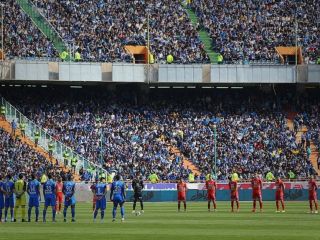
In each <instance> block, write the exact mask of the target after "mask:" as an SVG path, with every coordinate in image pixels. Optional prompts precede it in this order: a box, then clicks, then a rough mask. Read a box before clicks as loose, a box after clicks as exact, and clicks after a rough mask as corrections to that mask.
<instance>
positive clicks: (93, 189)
mask: <svg viewBox="0 0 320 240" xmlns="http://www.w3.org/2000/svg"><path fill="white" fill-rule="evenodd" d="M90 190H91V192H92V194H93V197H92V211H95V210H96V202H97V196H96V183H93V184H92V185H91V186H90Z"/></svg>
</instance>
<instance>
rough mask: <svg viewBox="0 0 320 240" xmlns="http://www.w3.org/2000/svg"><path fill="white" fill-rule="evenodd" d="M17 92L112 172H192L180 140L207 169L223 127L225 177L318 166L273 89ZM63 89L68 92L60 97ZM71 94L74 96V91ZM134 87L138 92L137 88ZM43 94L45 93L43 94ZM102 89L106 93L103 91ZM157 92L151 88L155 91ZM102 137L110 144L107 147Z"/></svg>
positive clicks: (53, 128) (302, 171) (58, 133)
mask: <svg viewBox="0 0 320 240" xmlns="http://www.w3.org/2000/svg"><path fill="white" fill-rule="evenodd" d="M51 92H52V94H53V95H52V94H50V93H48V92H41V91H39V92H37V93H32V94H31V93H30V94H29V95H28V94H27V93H28V91H26V92H25V93H24V94H21V93H19V92H16V93H15V94H18V95H17V96H15V94H12V93H11V94H10V97H11V98H12V100H13V101H14V102H13V103H14V104H16V106H17V107H18V108H19V109H20V110H21V111H22V112H24V113H25V114H26V115H27V116H28V117H29V118H31V119H32V120H33V121H35V122H36V123H37V124H39V125H41V126H42V127H44V128H45V129H46V130H47V131H48V133H49V134H52V135H53V136H54V137H55V138H56V139H57V140H60V141H62V142H64V143H65V144H67V145H68V146H70V147H72V148H73V149H74V150H75V151H77V152H78V153H80V154H82V155H83V156H85V157H86V158H87V159H88V160H90V161H92V162H95V163H98V164H102V165H103V166H104V168H105V169H107V170H108V171H109V172H112V171H119V172H120V173H121V174H122V175H123V176H124V177H126V178H131V177H132V176H133V175H135V173H136V172H141V173H142V174H143V175H144V176H149V174H150V173H152V172H155V173H157V174H158V175H159V177H160V179H162V180H173V179H176V178H177V177H179V176H187V174H188V173H189V172H190V170H189V169H186V168H185V167H184V166H183V163H182V159H181V157H179V156H178V155H177V154H175V153H173V152H172V151H170V148H171V147H172V146H174V147H176V148H178V149H179V150H180V151H181V152H182V153H183V154H184V156H186V157H187V158H188V159H189V160H190V161H192V162H193V163H194V164H195V166H197V167H198V168H199V170H200V172H201V173H202V175H201V176H198V177H199V178H204V176H205V174H207V173H208V172H211V171H212V169H214V165H215V164H214V144H215V140H214V139H215V137H214V134H215V130H214V127H213V124H215V125H216V132H217V141H216V143H217V156H216V157H217V161H216V164H217V177H218V178H219V179H226V178H227V176H228V175H229V174H230V173H232V172H237V173H238V174H239V175H240V177H241V178H243V179H248V178H250V177H251V176H252V174H254V173H256V172H259V173H261V174H262V175H263V176H265V174H266V173H267V172H269V171H271V172H273V173H274V174H275V175H277V176H281V177H287V174H288V172H289V171H290V170H291V171H293V172H294V173H295V174H296V176H298V177H307V176H308V175H309V174H312V173H313V168H312V165H311V163H310V161H309V159H308V157H307V155H306V148H304V147H302V146H301V145H299V144H297V143H296V132H295V131H293V130H289V128H288V127H287V126H286V119H285V117H286V116H285V111H284V108H283V106H284V105H285V98H284V100H281V99H275V98H274V97H273V96H272V95H270V94H263V93H262V92H261V93H260V92H259V94H258V95H257V94H252V93H250V92H249V93H248V92H246V93H241V92H239V93H236V92H232V93H230V94H227V93H222V92H216V93H215V94H199V95H197V94H192V95H193V96H181V95H179V94H175V95H174V96H175V97H174V98H170V96H168V95H167V94H165V93H161V94H160V93H159V94H158V95H157V94H156V93H152V98H150V99H149V100H148V101H146V102H145V103H138V102H135V101H134V100H133V99H136V98H135V97H133V98H131V99H130V100H128V99H126V98H123V97H120V96H119V95H118V94H115V95H113V94H111V93H106V92H104V93H103V92H97V90H96V91H93V92H90V91H87V92H86V94H84V92H83V93H80V92H79V93H75V92H74V93H70V92H68V94H66V93H64V91H60V92H61V93H58V92H59V91H51ZM57 94H61V96H59V97H57ZM67 95H68V97H66V96H67ZM129 95H130V93H129ZM35 96H37V97H35ZM98 96H99V97H98ZM150 96H151V95H150ZM101 142H102V147H101Z"/></svg>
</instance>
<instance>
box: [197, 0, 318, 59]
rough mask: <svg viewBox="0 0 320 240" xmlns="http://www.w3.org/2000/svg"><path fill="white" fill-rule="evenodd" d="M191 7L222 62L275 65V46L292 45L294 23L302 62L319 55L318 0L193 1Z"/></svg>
mask: <svg viewBox="0 0 320 240" xmlns="http://www.w3.org/2000/svg"><path fill="white" fill-rule="evenodd" d="M191 8H192V9H193V10H194V11H196V13H197V15H198V17H199V18H200V19H201V20H200V26H201V27H204V28H205V29H206V30H207V31H208V32H209V33H210V36H211V38H212V41H213V42H212V46H213V48H214V50H215V51H217V52H220V53H221V54H222V55H223V57H224V62H225V63H242V62H248V63H249V62H269V63H270V62H278V60H279V59H278V56H277V54H276V52H275V47H278V46H295V41H296V30H295V29H296V26H295V22H296V20H297V22H298V32H297V33H298V34H297V39H298V45H299V46H303V51H304V53H303V55H304V56H305V57H306V59H305V61H306V62H307V63H315V62H316V60H317V57H319V55H320V50H319V49H320V37H319V14H318V13H319V11H320V5H319V1H317V0H307V1H290V0H278V1H274V0H263V1H260V0H249V1H247V0H240V1H232V0H205V1H204V0H193V1H191Z"/></svg>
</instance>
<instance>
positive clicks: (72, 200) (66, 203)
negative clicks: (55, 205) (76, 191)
mask: <svg viewBox="0 0 320 240" xmlns="http://www.w3.org/2000/svg"><path fill="white" fill-rule="evenodd" d="M72 205H76V198H75V197H74V196H72V197H71V198H67V197H64V206H65V207H69V206H72Z"/></svg>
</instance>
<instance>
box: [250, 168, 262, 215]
mask: <svg viewBox="0 0 320 240" xmlns="http://www.w3.org/2000/svg"><path fill="white" fill-rule="evenodd" d="M251 187H252V200H253V209H252V212H255V211H256V201H257V200H259V205H260V212H262V194H261V191H262V181H261V179H260V178H259V176H258V174H255V176H254V177H253V178H252V180H251Z"/></svg>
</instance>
